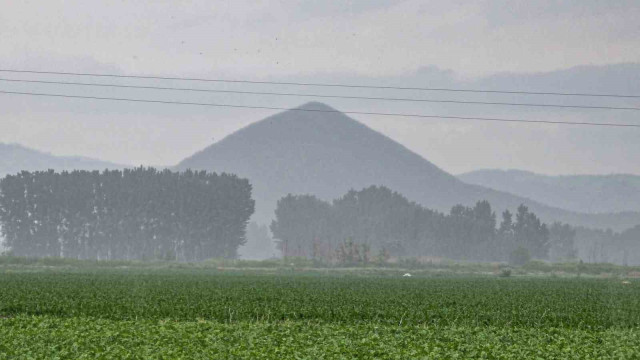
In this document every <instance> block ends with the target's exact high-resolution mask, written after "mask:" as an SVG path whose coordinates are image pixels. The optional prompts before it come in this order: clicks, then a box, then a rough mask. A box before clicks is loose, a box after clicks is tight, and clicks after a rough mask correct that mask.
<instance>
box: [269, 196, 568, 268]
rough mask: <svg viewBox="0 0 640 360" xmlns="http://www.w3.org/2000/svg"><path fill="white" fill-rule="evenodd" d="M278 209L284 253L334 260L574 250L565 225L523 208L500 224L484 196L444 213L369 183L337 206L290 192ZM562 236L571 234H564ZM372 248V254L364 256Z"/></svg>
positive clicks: (542, 254)
mask: <svg viewBox="0 0 640 360" xmlns="http://www.w3.org/2000/svg"><path fill="white" fill-rule="evenodd" d="M275 214H276V219H275V220H274V221H273V222H272V224H271V231H272V232H273V235H274V238H276V239H278V240H279V244H280V248H281V250H282V252H283V254H284V255H285V256H304V257H312V258H323V259H329V260H331V259H335V258H336V256H337V257H340V255H341V254H343V253H344V252H343V248H345V246H346V248H352V249H357V251H358V255H359V256H360V257H361V258H367V257H368V258H375V257H376V256H378V254H380V255H379V256H384V254H385V253H389V254H390V255H397V256H442V257H447V258H452V259H473V260H492V261H496V260H499V261H502V260H508V259H509V258H510V256H511V254H512V253H513V252H514V251H517V250H518V249H519V248H521V249H524V251H526V252H527V253H528V254H529V256H531V257H534V258H538V259H546V258H547V257H548V256H549V249H550V247H551V245H552V243H553V242H554V241H555V240H556V239H557V240H558V241H560V240H561V242H562V245H561V246H556V247H555V249H556V250H557V251H556V252H557V253H562V255H563V256H566V257H570V256H572V254H573V253H572V250H573V242H572V241H573V237H571V235H572V234H571V233H569V234H565V233H561V232H560V231H556V229H557V227H559V228H560V229H564V228H563V227H562V225H561V224H556V225H554V227H553V229H554V232H553V233H551V232H550V230H549V228H548V227H547V225H546V224H543V223H542V222H541V221H540V219H539V218H538V217H537V216H536V215H535V214H534V213H532V212H530V211H529V209H528V208H527V207H526V206H524V205H522V206H520V207H519V208H518V209H517V212H516V214H515V219H514V218H513V214H511V213H510V212H509V211H505V212H504V213H503V219H502V222H501V223H500V225H499V227H498V226H497V225H498V224H497V220H496V215H495V212H494V211H493V210H492V209H491V205H490V204H489V203H488V202H487V201H480V202H478V203H476V205H475V206H474V207H466V206H462V205H456V206H454V207H453V208H452V209H451V211H450V213H449V214H443V213H440V212H437V211H433V210H429V209H426V208H424V207H422V206H421V205H419V204H416V203H414V202H410V201H409V200H407V199H406V198H405V197H404V196H402V195H400V194H399V193H397V192H393V191H391V190H389V189H388V188H385V187H377V186H371V187H368V188H366V189H363V190H361V191H355V190H352V191H349V192H348V193H347V194H346V195H344V196H343V197H341V198H339V199H336V200H334V201H333V202H332V203H327V202H324V201H322V200H319V199H317V198H315V197H314V196H310V195H288V196H286V197H284V198H282V199H280V201H279V202H278V207H277V208H276V213H275ZM552 235H553V236H552ZM556 235H558V236H556ZM560 235H563V236H565V235H566V236H565V237H563V238H562V239H560V237H559V236H560ZM573 236H575V234H573ZM354 245H355V246H359V247H356V248H354V247H353V246H354ZM354 251H355V250H353V251H351V252H354ZM367 252H372V254H370V256H365V255H366V254H367Z"/></svg>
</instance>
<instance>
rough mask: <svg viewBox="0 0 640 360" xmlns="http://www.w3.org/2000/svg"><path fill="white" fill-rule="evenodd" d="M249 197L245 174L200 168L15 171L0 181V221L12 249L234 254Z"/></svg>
mask: <svg viewBox="0 0 640 360" xmlns="http://www.w3.org/2000/svg"><path fill="white" fill-rule="evenodd" d="M254 205H255V204H254V201H253V199H252V198H251V185H250V184H249V182H248V180H246V179H240V178H238V177H237V176H236V175H231V174H224V173H223V174H215V173H207V172H205V171H191V170H187V171H185V172H172V171H169V170H163V171H158V170H156V169H154V168H143V167H139V168H135V169H126V170H105V171H103V172H99V171H72V172H61V173H58V172H54V171H53V170H49V171H37V172H28V171H23V172H21V173H18V174H16V175H9V176H6V177H5V178H3V179H2V180H1V181H0V226H1V230H2V235H3V237H4V240H5V247H8V249H9V251H10V252H11V253H12V254H14V255H16V256H37V257H66V258H76V259H107V260H112V259H125V260H132V259H166V260H179V261H195V260H203V259H207V258H211V257H226V258H234V257H236V256H237V249H238V247H239V246H240V245H242V244H243V243H244V242H245V229H246V224H247V222H248V219H249V217H250V216H251V215H252V214H253V212H254Z"/></svg>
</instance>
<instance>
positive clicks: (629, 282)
mask: <svg viewBox="0 0 640 360" xmlns="http://www.w3.org/2000/svg"><path fill="white" fill-rule="evenodd" d="M622 283H623V284H625V285H629V284H631V281H627V280H625V281H623V282H622Z"/></svg>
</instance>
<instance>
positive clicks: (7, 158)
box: [0, 143, 124, 177]
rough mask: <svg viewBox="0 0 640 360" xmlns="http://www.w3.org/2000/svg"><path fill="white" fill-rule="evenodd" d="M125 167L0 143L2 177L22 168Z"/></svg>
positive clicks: (84, 168) (78, 168) (30, 169)
mask: <svg viewBox="0 0 640 360" xmlns="http://www.w3.org/2000/svg"><path fill="white" fill-rule="evenodd" d="M123 167H124V166H123V165H118V164H113V163H110V162H106V161H101V160H96V159H90V158H84V157H76V156H55V155H51V154H48V153H44V152H41V151H37V150H33V149H29V148H27V147H24V146H21V145H18V144H2V143H0V177H4V176H5V175H7V174H15V173H18V172H20V171H22V170H28V171H36V170H47V169H54V170H57V171H63V170H76V169H77V170H104V169H107V168H109V169H119V168H123Z"/></svg>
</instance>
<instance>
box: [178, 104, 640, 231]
mask: <svg viewBox="0 0 640 360" xmlns="http://www.w3.org/2000/svg"><path fill="white" fill-rule="evenodd" d="M176 168H177V169H178V170H185V169H188V168H191V169H200V170H209V171H215V172H230V173H235V174H238V175H239V176H242V177H246V178H248V179H249V181H250V182H251V183H252V184H253V189H254V190H253V196H254V199H255V200H256V215H255V219H256V220H257V221H260V222H263V223H266V222H269V221H270V220H271V218H272V217H273V211H274V209H275V207H276V203H277V201H278V199H280V198H281V197H283V196H285V195H287V194H289V193H292V194H313V195H316V196H317V197H319V198H322V199H326V200H331V199H334V198H337V197H339V196H342V195H344V194H345V193H346V192H347V191H348V190H350V189H361V188H363V187H367V186H370V185H385V186H387V187H389V188H391V189H393V190H396V191H398V192H400V193H402V194H403V195H405V196H406V197H407V198H409V199H411V200H413V201H416V202H418V203H420V204H422V205H424V206H425V207H428V208H432V209H438V210H442V211H448V210H449V209H450V208H451V206H453V205H455V204H458V203H460V204H466V205H471V204H474V203H475V202H476V201H478V200H488V201H489V202H490V203H491V204H492V206H493V207H494V208H495V209H497V210H498V211H502V210H503V209H505V208H509V209H515V208H516V207H517V206H518V205H519V204H521V203H525V204H527V205H528V206H530V208H531V209H532V210H533V211H535V212H536V213H538V214H539V215H540V216H541V217H542V218H543V219H545V220H547V221H550V220H556V219H557V220H560V221H564V222H568V223H572V224H579V225H587V226H592V227H611V228H619V229H621V228H628V227H631V226H633V225H635V224H637V223H640V214H637V213H626V214H615V215H613V214H612V215H586V214H577V213H572V212H569V211H564V210H561V209H556V208H552V207H549V206H545V205H543V204H539V203H537V202H535V201H532V200H529V199H526V198H521V197H518V196H514V195H511V194H508V193H503V192H499V191H495V190H491V189H488V188H484V187H481V186H477V185H470V184H466V183H464V182H462V181H460V180H458V179H457V178H456V177H454V176H453V175H450V174H448V173H447V172H445V171H443V170H442V169H440V168H438V167H437V166H435V165H434V164H432V163H430V162H429V161H427V160H425V159H424V158H423V157H421V156H419V155H418V154H416V153H414V152H412V151H410V150H409V149H407V148H406V147H404V146H403V145H401V144H399V143H397V142H395V141H393V140H391V139H390V138H388V137H386V136H385V135H382V134H381V133H379V132H376V131H374V130H372V129H370V128H368V127H367V126H365V125H363V124H361V123H359V122H357V121H356V120H353V119H351V118H350V117H348V116H346V115H345V114H343V113H341V112H339V111H337V110H335V109H333V108H331V107H329V106H327V105H325V104H321V103H317V102H312V103H307V104H305V105H303V106H301V107H299V108H296V109H294V110H289V111H285V112H282V113H279V114H276V115H273V116H270V117H268V118H266V119H264V120H262V121H259V122H256V123H254V124H251V125H249V126H247V127H245V128H243V129H241V130H239V131H237V132H235V133H233V134H231V135H229V136H227V137H226V138H224V139H222V140H221V141H219V142H217V143H214V144H213V145H211V146H209V147H207V148H205V149H204V150H202V151H200V152H198V153H196V154H194V155H193V156H191V157H189V158H187V159H185V160H183V161H182V162H180V163H179V164H178V165H177V166H176Z"/></svg>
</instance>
